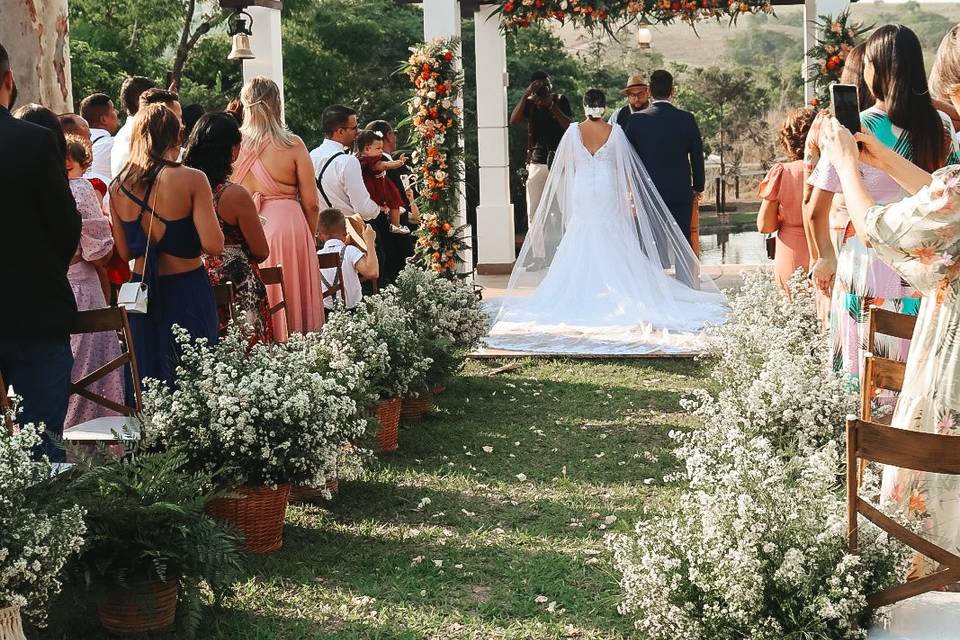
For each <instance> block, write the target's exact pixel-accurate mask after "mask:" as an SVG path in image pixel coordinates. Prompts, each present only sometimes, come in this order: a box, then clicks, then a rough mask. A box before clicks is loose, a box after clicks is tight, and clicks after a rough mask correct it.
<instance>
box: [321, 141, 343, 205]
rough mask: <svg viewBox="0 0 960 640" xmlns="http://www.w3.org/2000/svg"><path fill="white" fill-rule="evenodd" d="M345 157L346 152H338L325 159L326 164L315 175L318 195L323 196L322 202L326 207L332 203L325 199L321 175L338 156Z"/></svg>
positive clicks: (325, 194)
mask: <svg viewBox="0 0 960 640" xmlns="http://www.w3.org/2000/svg"><path fill="white" fill-rule="evenodd" d="M345 155H347V152H346V151H340V152H339V153H335V154H333V155H332V156H330V157H329V158H328V159H327V161H326V163H324V165H323V168H322V169H320V173H319V175H317V189H319V190H320V195H321V196H323V201H324V202H326V203H327V206H328V207H332V206H333V203H332V202H330V198H328V197H327V192H326V191H324V190H323V174H324V173H326V172H327V169H329V168H330V164H331V163H332V162H333V161H334V160H336V159H337V158H339V157H340V156H345Z"/></svg>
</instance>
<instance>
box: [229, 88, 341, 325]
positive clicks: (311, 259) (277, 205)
mask: <svg viewBox="0 0 960 640" xmlns="http://www.w3.org/2000/svg"><path fill="white" fill-rule="evenodd" d="M240 101H241V103H242V104H243V126H242V127H241V128H240V132H241V133H242V134H243V141H242V143H241V147H240V156H239V157H238V158H237V162H236V164H235V165H234V171H233V176H232V177H231V181H232V182H235V183H237V184H240V185H242V186H243V187H244V188H246V190H247V191H249V192H250V193H251V194H252V195H253V199H254V203H255V204H256V206H257V211H258V212H259V213H260V216H261V217H262V218H263V220H264V223H263V225H264V229H263V230H264V233H265V235H266V237H267V244H268V245H269V247H270V257H269V258H267V260H266V261H264V262H263V263H262V265H261V266H262V267H272V266H276V265H283V279H284V288H285V292H286V296H287V298H286V307H287V308H286V317H285V318H284V317H281V316H282V315H283V314H278V315H277V316H276V317H275V321H274V327H273V333H274V338H275V339H276V340H278V341H284V340H286V338H287V334H288V333H289V332H291V331H297V332H301V333H307V332H310V331H317V330H318V329H320V327H321V326H322V325H323V294H322V290H321V288H320V270H319V268H318V266H317V257H316V253H317V246H316V240H315V239H314V236H315V235H316V230H317V219H318V216H319V214H320V196H319V193H318V192H317V185H316V179H315V177H314V174H313V163H312V162H311V161H310V155H309V153H308V152H307V147H306V146H305V145H304V144H303V141H302V140H301V139H300V138H298V137H297V136H295V135H293V134H292V133H290V131H288V130H287V128H286V127H285V126H284V124H283V121H282V120H281V109H282V107H281V105H280V90H279V88H278V87H277V85H276V83H275V82H273V81H272V80H269V79H267V78H263V77H259V76H258V77H256V78H253V79H251V80H250V81H248V82H247V83H246V84H245V85H244V86H243V90H242V91H241V92H240ZM276 289H278V287H269V288H268V291H267V296H268V297H269V299H270V305H271V306H273V305H275V304H277V303H278V302H280V296H281V293H280V291H278V290H276Z"/></svg>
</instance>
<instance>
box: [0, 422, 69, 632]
mask: <svg viewBox="0 0 960 640" xmlns="http://www.w3.org/2000/svg"><path fill="white" fill-rule="evenodd" d="M40 431H41V430H40V429H37V428H35V427H34V426H33V425H23V426H21V427H20V430H19V431H18V432H17V433H9V432H8V430H7V429H6V428H4V427H3V426H2V416H0V609H2V608H5V607H19V608H20V609H21V610H22V612H23V613H25V614H26V615H27V616H28V617H30V618H33V619H34V620H35V621H37V622H43V620H44V618H45V616H46V611H45V610H46V604H47V600H48V599H49V598H50V597H51V596H53V595H55V594H56V593H58V592H59V591H60V586H61V583H60V574H61V571H62V570H63V568H64V565H66V563H67V561H68V560H69V559H70V558H71V557H72V556H74V555H75V554H76V553H77V552H78V551H79V550H80V547H81V546H82V545H83V535H84V532H85V527H84V524H83V509H81V508H80V507H77V506H75V505H68V504H64V503H63V501H62V500H60V499H58V498H59V497H60V491H59V490H57V489H51V488H50V487H48V486H47V485H48V483H49V482H50V480H49V478H50V464H49V463H48V462H46V461H37V460H34V459H33V457H32V455H31V450H32V449H33V448H34V447H36V446H37V445H38V444H39V443H40Z"/></svg>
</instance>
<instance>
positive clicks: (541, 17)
mask: <svg viewBox="0 0 960 640" xmlns="http://www.w3.org/2000/svg"><path fill="white" fill-rule="evenodd" d="M498 10H499V12H500V15H501V18H500V20H501V24H502V26H503V28H504V30H506V31H516V30H517V29H522V28H525V27H529V26H531V25H533V24H537V23H540V22H545V21H547V20H556V21H558V22H561V23H563V22H572V23H573V24H575V25H577V26H579V27H585V28H587V29H592V28H596V27H601V28H609V27H611V26H615V25H620V24H626V23H628V22H632V21H635V20H641V19H645V20H647V21H648V22H650V23H653V24H670V23H671V22H675V21H677V20H679V21H681V22H687V23H689V24H694V23H695V22H699V21H701V20H709V19H715V20H720V19H723V18H727V19H728V20H730V21H731V22H733V21H735V20H736V19H737V18H738V17H739V16H740V15H741V14H744V13H773V7H772V6H771V3H770V0H628V1H624V0H501V1H500V7H499V9H498Z"/></svg>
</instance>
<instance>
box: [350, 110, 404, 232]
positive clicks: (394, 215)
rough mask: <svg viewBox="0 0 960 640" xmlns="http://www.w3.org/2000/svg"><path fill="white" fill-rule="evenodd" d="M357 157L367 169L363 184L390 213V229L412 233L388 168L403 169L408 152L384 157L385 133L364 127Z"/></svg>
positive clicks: (364, 171)
mask: <svg viewBox="0 0 960 640" xmlns="http://www.w3.org/2000/svg"><path fill="white" fill-rule="evenodd" d="M357 157H358V158H359V159H360V167H361V169H362V170H363V184H364V185H365V186H366V187H367V191H368V192H369V193H370V198H371V199H372V200H373V201H374V202H376V203H377V204H378V205H380V210H381V211H383V212H385V213H386V212H388V213H389V214H390V233H399V234H408V233H410V229H408V228H407V227H405V226H403V225H401V224H400V207H402V206H403V196H401V195H400V189H398V188H397V185H396V184H394V182H393V180H390V179H389V178H388V177H387V170H389V169H399V168H400V167H402V166H403V165H405V164H406V163H407V158H406V156H405V155H401V156H400V157H399V158H397V159H396V160H384V159H383V134H382V133H380V132H379V131H370V130H368V129H364V130H363V131H361V132H360V133H359V134H358V135H357Z"/></svg>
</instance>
